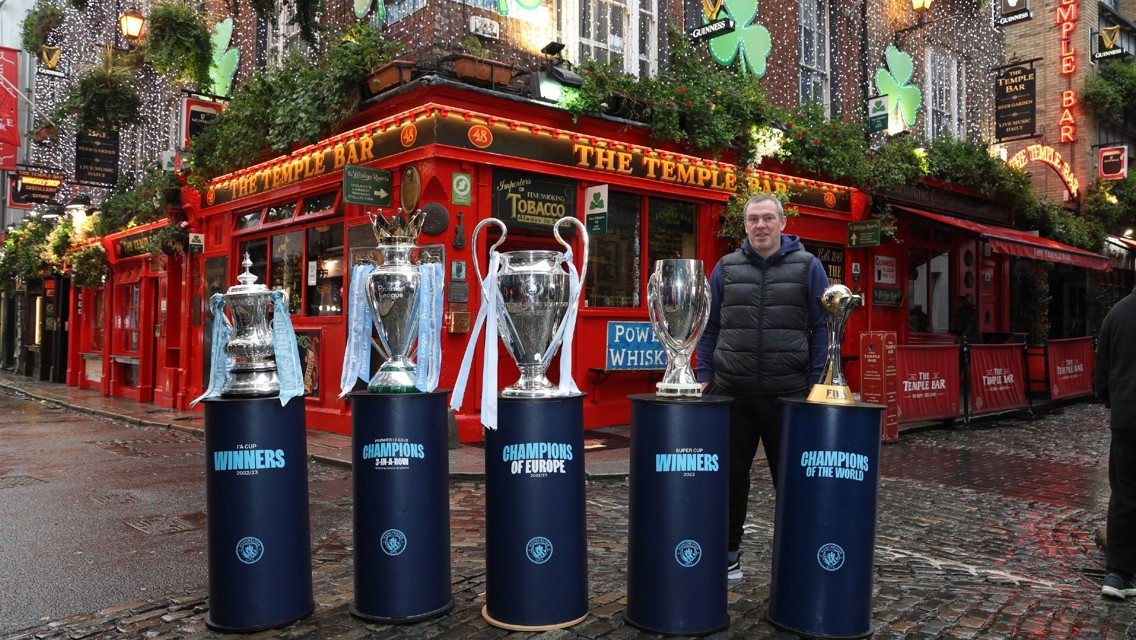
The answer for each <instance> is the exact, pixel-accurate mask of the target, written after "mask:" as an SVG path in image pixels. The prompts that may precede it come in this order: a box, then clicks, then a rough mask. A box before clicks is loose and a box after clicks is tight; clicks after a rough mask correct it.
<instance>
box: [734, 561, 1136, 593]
mask: <svg viewBox="0 0 1136 640" xmlns="http://www.w3.org/2000/svg"><path fill="white" fill-rule="evenodd" d="M727 562H728V564H727V565H726V580H741V579H742V560H741V557H740V556H739V557H738V559H737V560H734V561H733V562H729V561H727ZM1129 585H1131V583H1129ZM1134 593H1136V592H1134Z"/></svg>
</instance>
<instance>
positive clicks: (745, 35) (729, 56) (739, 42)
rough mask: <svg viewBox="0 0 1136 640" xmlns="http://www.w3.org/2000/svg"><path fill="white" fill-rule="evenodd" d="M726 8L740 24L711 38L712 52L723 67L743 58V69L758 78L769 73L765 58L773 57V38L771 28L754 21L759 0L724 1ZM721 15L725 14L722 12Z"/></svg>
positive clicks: (719, 15) (715, 59) (724, 8)
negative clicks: (766, 70) (770, 53)
mask: <svg viewBox="0 0 1136 640" xmlns="http://www.w3.org/2000/svg"><path fill="white" fill-rule="evenodd" d="M722 5H723V7H722V8H723V10H724V11H725V12H726V13H727V14H728V15H729V16H730V17H731V18H733V19H734V22H736V23H737V25H738V26H737V27H736V28H735V29H734V31H733V32H731V33H725V34H722V35H720V36H716V37H713V38H711V39H710V55H711V56H712V57H713V58H714V61H715V62H717V63H718V64H720V65H722V66H723V67H728V66H730V65H731V64H733V63H734V60H736V59H738V57H739V55H740V57H741V66H742V69H743V70H747V71H750V72H752V73H753V75H755V76H757V77H759V78H760V77H762V76H764V75H765V59H766V58H768V57H769V50H770V49H771V48H772V41H771V40H770V38H769V29H766V28H765V27H763V26H762V25H760V24H751V23H752V22H753V19H754V18H756V17H757V0H724V2H723V3H722ZM718 17H723V16H722V14H721V13H719V14H718Z"/></svg>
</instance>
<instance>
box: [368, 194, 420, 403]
mask: <svg viewBox="0 0 1136 640" xmlns="http://www.w3.org/2000/svg"><path fill="white" fill-rule="evenodd" d="M368 215H369V216H370V218H371V227H372V228H373V229H374V232H375V240H376V241H377V242H378V247H377V248H376V249H375V250H374V253H376V254H377V260H376V262H377V263H378V266H376V267H375V270H374V271H372V272H371V275H370V278H369V279H368V281H367V300H368V301H369V302H370V304H371V310H372V311H373V316H372V317H373V318H374V325H375V333H376V334H377V335H378V340H375V339H374V338H373V337H372V338H371V342H372V343H373V344H374V345H375V348H376V349H378V350H379V353H380V354H382V356H383V358H384V359H385V362H383V364H382V365H380V366H379V370H378V373H377V374H376V375H375V377H374V379H372V380H371V382H370V384H369V385H367V390H368V391H371V392H372V393H408V392H414V391H417V390H418V389H417V388H415V386H414V377H415V366H414V360H413V357H414V350H415V343H416V342H417V340H418V307H419V305H420V304H421V301H420V299H419V295H418V292H419V288H420V286H419V285H420V284H421V276H420V275H419V273H418V265H417V263H416V260H417V258H418V247H417V246H416V244H415V243H416V242H417V240H418V234H419V232H421V231H422V224H423V223H424V222H425V221H426V214H424V213H422V211H418V212H417V213H415V214H413V215H403V211H402V209H399V211H398V213H397V214H395V215H394V216H392V217H390V218H384V217H383V216H382V215H381V214H379V215H376V214H373V213H368Z"/></svg>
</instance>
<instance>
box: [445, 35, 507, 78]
mask: <svg viewBox="0 0 1136 640" xmlns="http://www.w3.org/2000/svg"><path fill="white" fill-rule="evenodd" d="M458 47H459V48H460V49H461V52H460V53H458V54H457V55H456V56H454V73H456V74H457V76H458V77H459V78H461V79H463V80H469V81H471V82H476V83H480V84H488V85H490V86H494V87H497V86H502V87H503V86H506V85H508V84H509V81H510V80H512V79H513V65H511V64H507V63H504V62H500V61H498V60H494V59H492V58H490V57H489V56H490V55H492V54H491V53H490V52H489V49H487V48H486V47H485V45H484V44H482V43H481V40H480V39H479V38H478V37H477V36H475V35H473V34H470V35H469V36H467V37H466V38H465V39H464V40H462V41H461V42H459V43H458Z"/></svg>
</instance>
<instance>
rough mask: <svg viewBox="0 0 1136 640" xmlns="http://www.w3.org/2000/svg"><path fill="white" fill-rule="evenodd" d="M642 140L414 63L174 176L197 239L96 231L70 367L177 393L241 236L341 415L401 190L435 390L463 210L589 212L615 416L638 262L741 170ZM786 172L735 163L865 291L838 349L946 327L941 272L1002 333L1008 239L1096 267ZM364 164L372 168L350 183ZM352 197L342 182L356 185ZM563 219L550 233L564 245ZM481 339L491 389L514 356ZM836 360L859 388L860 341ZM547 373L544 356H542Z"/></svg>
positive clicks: (641, 324) (532, 229)
mask: <svg viewBox="0 0 1136 640" xmlns="http://www.w3.org/2000/svg"><path fill="white" fill-rule="evenodd" d="M654 144H655V143H653V142H651V141H650V140H649V138H648V130H647V129H646V128H645V127H642V126H637V125H631V124H629V123H628V122H627V121H623V120H616V119H609V118H581V119H580V120H579V122H576V123H574V122H573V120H572V117H571V115H570V114H568V113H567V112H565V111H563V110H561V109H557V108H555V107H553V106H552V105H549V104H546V103H541V102H537V101H533V100H530V99H528V98H522V97H518V96H516V95H513V94H505V93H501V92H496V91H492V90H490V89H482V88H477V87H472V86H469V85H465V84H462V83H459V82H456V81H454V80H450V79H448V78H444V77H440V76H432V75H427V76H424V77H421V78H416V79H414V80H411V81H409V82H408V83H406V84H403V85H402V86H399V87H397V88H395V89H392V90H389V91H387V92H385V93H383V94H381V95H379V96H376V97H372V98H371V99H370V100H369V101H368V102H367V103H366V104H365V105H364V107H363V108H362V109H361V111H360V113H359V114H358V116H357V117H356V118H355V119H354V120H353V121H352V122H351V123H350V124H349V126H348V127H347V128H346V130H345V131H344V132H343V133H340V134H337V135H335V136H332V137H330V138H327V139H325V140H322V141H320V142H319V143H317V144H313V145H310V146H307V147H304V148H299V149H296V150H294V151H293V152H292V153H290V154H288V155H285V156H281V157H278V158H275V159H272V160H269V161H267V162H264V163H261V164H257V165H255V166H250V167H247V168H244V169H242V170H239V171H236V172H234V173H232V174H228V175H226V176H222V177H220V178H218V179H216V180H215V181H213V182H212V183H211V184H210V185H209V187H208V189H207V190H205V191H204V192H198V191H196V190H192V189H189V188H187V189H185V190H184V191H183V204H182V206H183V209H182V211H181V212H180V216H181V217H180V218H179V219H181V220H184V221H185V223H187V224H188V226H189V230H190V231H191V232H192V233H195V234H202V235H203V236H204V246H203V247H202V246H201V245H197V246H196V247H194V246H192V244H191V251H190V253H188V254H185V253H173V254H170V255H167V256H163V257H160V258H155V257H153V256H152V255H151V254H149V253H146V252H144V251H142V250H141V249H140V247H141V246H142V245H143V244H145V241H146V240H147V236H148V234H153V233H157V232H158V231H159V230H160V227H161V226H162V225H165V224H179V222H177V221H173V220H171V221H163V222H161V223H155V224H154V225H150V226H147V227H142V228H135V229H131V230H129V231H126V232H122V233H120V234H116V235H113V236H108V237H106V238H103V240H102V241H103V242H104V244H105V245H106V248H107V252H108V255H109V256H110V258H111V262H112V268H111V274H110V275H109V276H108V278H107V280H106V283H105V284H104V286H102V287H98V288H83V289H79V290H78V295H73V296H71V299H70V302H69V312H70V319H71V323H70V326H72V327H75V328H76V330H77V333H78V335H76V336H73V339H71V340H70V341H68V343H67V344H68V347H67V352H68V366H67V383H68V384H69V385H71V386H78V387H83V388H90V389H96V390H100V391H101V392H102V393H104V394H107V395H112V396H119V397H125V398H132V399H135V400H136V401H138V402H153V403H154V404H156V405H159V406H165V407H176V408H181V409H185V408H187V407H188V406H189V402H190V401H191V400H192V399H193V398H195V397H197V396H198V395H200V394H201V392H202V391H203V389H204V388H205V386H206V377H207V375H208V372H209V365H210V353H211V345H210V343H209V340H210V336H211V334H212V324H211V323H212V322H213V320H212V318H211V317H210V315H209V314H208V313H207V311H206V307H207V301H208V300H209V298H210V297H211V296H212V295H213V294H215V293H223V292H225V291H226V290H227V289H228V287H229V286H231V285H232V284H234V283H235V282H236V276H237V275H238V274H239V273H240V271H241V270H242V269H241V268H240V266H239V265H240V262H241V259H242V257H243V255H244V254H245V253H248V254H249V255H250V257H251V259H252V262H253V267H252V272H253V273H254V274H256V275H257V277H258V282H261V283H264V284H267V285H268V286H269V287H271V288H278V289H283V290H284V291H286V292H287V294H288V300H289V305H290V310H291V313H292V323H293V326H294V328H295V331H296V335H297V339H298V340H297V341H298V346H299V352H300V358H301V361H302V372H303V379H304V386H305V390H306V396H305V398H304V402H305V403H306V406H307V425H308V428H310V429H316V430H323V431H330V432H335V433H342V434H346V433H349V432H350V424H351V422H350V404H349V402H348V401H347V400H346V399H340V398H339V397H338V396H339V392H340V389H339V378H340V372H341V367H342V361H343V356H344V349H345V344H346V333H347V304H346V301H347V295H346V294H347V292H348V291H349V287H350V282H349V281H348V280H349V275H350V272H351V269H350V265H351V250H352V249H358V248H369V247H374V246H375V244H376V241H375V237H374V233H373V231H372V227H371V224H370V221H369V219H368V215H367V214H368V213H381V214H385V215H388V216H389V215H392V214H394V213H395V212H396V210H397V208H398V207H399V205H400V203H405V204H406V205H407V206H410V207H412V208H414V209H421V210H422V211H423V212H425V214H426V221H425V224H424V227H423V232H422V235H421V236H420V237H419V241H418V244H419V245H428V244H440V245H442V246H443V247H444V249H445V263H446V264H445V279H446V283H445V284H446V286H445V309H444V313H443V326H442V371H441V383H440V388H451V387H452V386H453V384H454V382H455V380H456V378H457V376H458V371H459V368H460V365H461V359H462V355H463V353H464V351H465V349H466V344H467V342H468V340H469V338H470V335H471V334H470V331H471V325H472V324H473V319H474V318H476V315H477V312H478V309H479V306H480V303H481V292H480V290H479V284H478V281H479V280H480V279H481V277H482V276H483V275H484V274H476V273H474V269H473V252H474V251H477V252H478V254H477V258H478V262H479V263H480V264H481V265H486V264H488V253H487V252H488V247H489V246H490V245H492V244H493V243H494V242H496V240H497V239H498V237H497V236H496V235H494V234H495V233H496V232H495V231H493V229H494V227H493V226H492V225H490V226H487V227H486V229H488V230H489V231H487V232H486V233H485V234H483V235H484V236H486V237H485V238H484V239H482V238H479V242H478V243H477V246H473V242H472V240H473V238H472V236H471V234H472V230H473V228H474V227H475V226H476V225H477V224H478V222H480V221H482V220H485V219H487V218H490V217H495V218H498V219H500V220H502V221H503V222H504V223H505V225H506V226H507V227H508V234H507V237H506V239H505V241H504V243H503V244H502V245H501V246H500V247H498V250H499V251H502V252H504V251H512V250H530V249H549V250H556V251H560V250H562V247H561V246H560V245H559V244H558V243H557V242H556V240H555V239H554V236H553V233H552V225H553V223H554V222H555V221H556V220H557V219H559V218H561V217H563V216H575V217H577V218H579V219H581V220H582V221H585V220H586V226H587V227H588V229H589V230H590V233H589V237H590V259H589V264H588V272H587V276H586V281H585V283H584V291H583V294H582V296H581V308H580V310H579V315H578V320H577V326H576V339H575V341H574V345H573V349H574V352H573V354H572V355H573V360H572V361H573V377H574V379H575V380H576V382H577V384H578V385H579V387H580V389H581V391H584V392H585V393H587V394H588V398H587V400H586V401H585V403H584V407H585V409H584V423H585V427H586V428H596V427H603V426H610V425H619V424H626V423H628V422H629V421H630V402H629V401H628V400H627V396H628V395H629V394H634V393H644V392H653V391H654V384H655V382H657V381H658V380H659V377H660V374H661V371H662V369H663V368H664V367H665V361H664V360H663V358H662V354H661V350H660V349H659V347H658V346H657V345H656V344H654V343H653V339H652V337H651V334H650V331H649V322H648V317H647V307H646V297H647V296H646V287H647V279H648V276H649V275H650V272H651V270H652V268H653V264H654V262H655V260H658V259H661V258H676V257H680V258H697V259H701V260H703V262H704V265H705V268H706V270H707V273H709V271H710V270H711V269H712V268H713V266H714V264H715V263H716V262H717V260H718V259H719V258H720V257H721V256H722V255H723V254H724V253H726V252H727V251H728V250H729V245H728V243H726V242H725V241H723V240H722V239H721V238H719V237H718V230H719V216H720V215H721V214H722V213H723V211H724V205H725V203H726V201H727V199H728V198H729V196H730V195H731V194H733V193H734V192H735V187H736V184H735V181H736V180H737V175H738V173H737V168H736V167H735V166H733V165H731V164H729V163H727V162H722V161H718V160H711V159H707V158H703V157H696V156H693V155H688V154H687V153H684V152H683V151H681V150H679V149H677V148H675V147H665V148H660V147H657V146H652V145H654ZM763 166H764V165H763ZM356 167H362V168H363V169H356ZM345 169H346V171H345ZM367 169H375V170H379V169H381V170H384V171H387V172H389V182H386V181H384V180H383V178H382V176H384V175H387V174H384V173H381V172H376V171H367ZM791 173H792V169H791V168H785V167H778V168H777V172H774V171H765V170H750V171H749V172H748V179H749V180H750V181H751V184H752V185H755V186H758V187H760V188H761V189H763V190H766V191H769V190H773V189H787V190H788V191H789V192H790V194H791V198H790V204H791V205H792V206H793V207H794V208H796V209H797V210H798V211H799V213H800V215H799V216H797V217H793V218H791V219H790V220H789V223H788V227H787V229H786V232H787V233H791V234H795V235H799V236H801V238H802V242H803V243H804V245H805V247H806V248H807V249H808V250H810V251H811V252H812V253H814V254H815V255H817V256H818V257H819V258H820V259H821V260H822V261H823V262H824V265H825V267H826V270H827V273H828V277H829V280H830V281H831V282H832V283H843V284H846V285H848V286H849V287H851V288H852V289H853V291H855V292H856V293H859V294H861V295H862V296H864V300H865V307H864V308H863V309H859V310H857V311H856V312H855V313H853V315H852V317H851V319H850V320H849V325H848V327H847V332H846V337H845V344H844V353H845V354H856V353H858V352H859V350H860V342H861V339H860V338H861V334H862V333H863V332H866V331H879V332H893V333H894V334H895V336H897V338H898V340H899V342H900V344H905V343H908V342H917V341H920V340H922V341H933V340H936V339H939V338H942V337H944V336H949V333H948V331H947V329H948V325H947V323H948V321H947V320H946V318H947V317H948V314H949V313H951V312H952V311H953V308H950V309H951V310H948V308H949V304H950V303H949V302H948V300H947V298H946V295H947V294H946V293H945V292H946V291H949V292H950V293H951V294H955V295H957V294H959V293H963V292H972V293H975V294H977V295H976V298H978V301H979V302H978V304H979V313H980V318H981V321H982V330H983V331H984V332H988V333H991V334H997V333H1008V332H1009V331H1010V329H1009V326H1010V318H1009V309H1010V296H1009V295H1008V291H1009V287H1010V282H1009V256H1011V255H1018V256H1024V255H1026V253H1028V250H1023V251H1018V250H1017V249H1018V248H1019V247H1028V248H1029V250H1033V249H1036V250H1043V249H1044V250H1046V251H1048V257H1045V258H1044V259H1048V260H1052V259H1053V255H1071V254H1069V252H1075V253H1076V255H1077V256H1078V257H1079V258H1078V259H1081V258H1083V260H1084V262H1085V264H1089V265H1090V266H1091V267H1094V268H1095V267H1096V266H1097V265H1096V261H1097V259H1098V258H1099V260H1100V261H1101V262H1103V263H1104V264H1106V265H1107V261H1106V260H1105V259H1104V258H1101V257H1098V256H1093V255H1092V254H1085V252H1080V251H1077V250H1075V249H1071V248H1067V247H1062V246H1060V245H1058V246H1052V245H1054V244H1055V243H1051V242H1050V241H1047V240H1043V239H1038V238H1036V237H1032V236H1028V237H1026V238H1021V237H1018V236H1012V237H1009V238H1007V237H1005V234H1013V233H1018V234H1019V235H1026V234H1021V233H1020V232H1014V231H1013V230H1012V229H1008V228H1006V229H1003V228H1002V227H1000V226H999V225H998V223H999V222H1002V223H1004V224H1008V218H1007V217H1006V214H1005V213H1004V212H997V211H994V207H993V206H991V205H990V204H989V203H987V205H988V206H987V208H988V209H991V211H992V213H991V215H990V220H989V221H987V222H985V223H978V222H975V223H974V225H975V226H974V227H971V226H968V224H966V223H964V222H963V221H960V220H958V219H957V218H953V217H950V215H951V214H952V211H950V210H949V208H946V209H943V208H939V209H936V208H934V207H933V206H932V205H931V204H928V203H935V202H940V203H941V202H942V201H943V198H942V197H929V196H927V195H926V194H924V193H920V192H918V190H912V191H911V192H910V193H904V194H892V195H890V196H888V197H889V199H890V201H891V202H893V204H896V205H900V206H901V207H902V209H901V213H903V214H905V215H901V216H899V225H898V227H899V233H900V234H901V235H902V236H906V237H905V238H904V243H902V244H897V243H894V242H884V243H883V244H878V237H877V238H876V240H877V244H873V243H872V242H867V241H865V239H864V238H862V237H860V235H862V234H856V233H854V232H855V231H856V229H858V225H855V224H853V225H852V227H851V228H850V226H849V225H850V223H859V222H861V221H862V220H863V219H864V218H865V217H866V216H867V209H868V196H867V195H866V194H864V193H862V192H859V191H856V190H854V189H851V188H849V187H845V186H841V185H836V184H831V183H825V182H821V181H818V180H816V179H814V178H812V177H802V176H799V175H791ZM361 174H365V175H361ZM376 174H378V175H379V176H380V177H379V180H380V182H378V183H375V184H372V185H368V184H367V183H363V184H362V185H361V184H360V182H359V180H360V179H364V178H366V177H368V176H369V177H372V178H373V177H374V176H375V175H376ZM603 185H606V186H607V188H608V192H607V193H608V195H607V212H606V214H590V215H589V214H588V206H589V203H590V200H589V198H591V197H593V196H592V193H593V192H589V191H587V190H588V189H589V188H592V187H599V186H603ZM345 189H348V190H352V189H354V190H357V191H358V190H361V191H362V192H363V195H364V196H365V195H366V193H367V192H369V193H370V194H371V195H379V196H380V197H385V196H389V197H390V201H391V203H392V204H391V205H390V207H383V208H381V209H380V208H379V207H374V206H364V205H360V204H353V203H350V202H348V203H345V202H344V193H343V192H344V190H345ZM932 190H933V189H932ZM377 192H382V193H381V194H379V193H377ZM388 192H389V193H388ZM358 195H360V194H359V193H355V194H353V197H349V198H347V199H348V200H353V201H357V198H356V197H354V196H358ZM364 199H365V198H364ZM970 204H972V203H968V204H967V206H968V207H969V206H970ZM970 210H973V209H970ZM944 214H947V215H944ZM174 217H178V216H174ZM563 229H564V228H563V227H562V231H563ZM870 232H871V231H870V229H869V234H870ZM1003 232H1004V233H1003ZM578 235H579V234H578V233H572V234H568V233H565V236H566V238H569V239H570V241H571V242H572V244H573V252H574V254H575V255H577V256H578V255H580V251H581V249H582V246H581V239H580V238H579V237H577V236H578ZM854 235H856V236H857V239H853V236H854ZM1030 238H1032V240H1031V239H1030ZM998 242H1001V243H1002V244H997V243H998ZM1082 254H1084V255H1082ZM1034 257H1041V256H1034ZM577 260H578V258H577ZM483 268H484V267H483ZM940 276H945V277H940ZM948 287H949V288H948ZM953 299H954V297H953V295H952V296H951V298H950V300H953ZM914 304H921V305H924V306H922V308H923V309H924V310H928V311H930V315H929V322H930V324H929V325H924V326H920V327H917V328H916V327H910V325H909V311H911V310H912V308H913V306H914ZM909 327H910V328H909ZM916 329H918V330H916ZM496 343H497V348H498V349H499V350H500V353H499V357H498V362H499V363H501V364H500V365H499V366H500V367H501V375H500V376H499V380H500V384H501V385H502V387H503V386H506V385H508V384H510V383H511V382H512V381H513V380H515V379H516V377H517V376H518V375H519V373H518V372H517V370H516V366H515V364H513V360H512V358H510V357H509V356H508V354H507V352H506V351H505V347H504V345H503V344H501V342H500V341H499V340H498V341H496ZM377 359H378V357H377V356H376V357H375V358H373V360H377ZM846 360H847V361H848V362H847V364H846V366H845V373H846V375H847V377H848V379H849V381H850V383H851V385H852V387H853V390H854V391H856V390H858V387H859V384H860V371H859V362H858V361H857V360H858V358H857V357H856V356H854V355H853V356H848V357H846ZM482 361H483V354H482V353H481V352H480V349H479V350H478V352H477V354H476V357H475V360H474V363H473V367H472V371H473V372H478V371H481V367H482ZM375 366H377V364H376V363H373V364H372V368H373V369H374V367H375ZM557 371H558V366H557V363H556V361H554V362H553V364H552V366H550V367H549V374H550V376H552V377H555V375H556V372H557ZM469 384H470V388H469V389H468V390H467V394H466V404H465V407H464V408H463V409H462V410H460V411H459V412H458V414H457V415H456V423H457V426H458V436H459V438H460V440H461V441H463V442H469V441H476V440H480V439H481V425H480V414H479V407H478V404H477V403H478V400H477V399H478V398H479V397H480V391H481V390H480V384H481V377H480V376H478V375H471V377H470V383H469Z"/></svg>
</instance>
